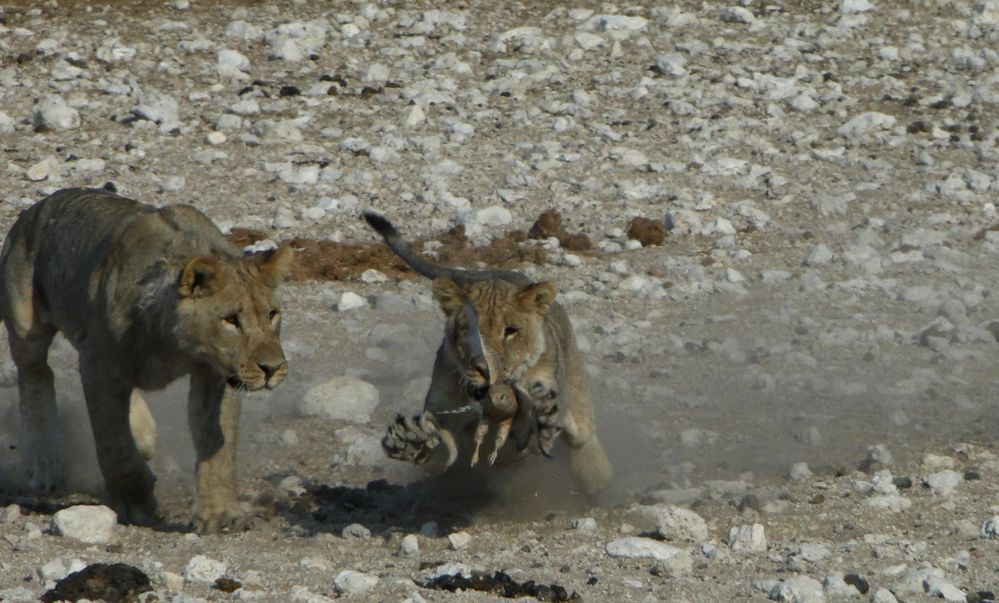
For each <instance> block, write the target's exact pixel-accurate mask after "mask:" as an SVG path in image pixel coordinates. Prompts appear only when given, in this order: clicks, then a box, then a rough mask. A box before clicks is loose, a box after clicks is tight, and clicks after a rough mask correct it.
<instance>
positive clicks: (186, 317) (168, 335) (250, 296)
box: [0, 189, 292, 532]
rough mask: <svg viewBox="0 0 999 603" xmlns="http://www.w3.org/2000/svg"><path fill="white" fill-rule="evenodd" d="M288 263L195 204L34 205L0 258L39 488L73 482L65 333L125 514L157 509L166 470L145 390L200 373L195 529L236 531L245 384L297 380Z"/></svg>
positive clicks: (94, 195) (0, 295)
mask: <svg viewBox="0 0 999 603" xmlns="http://www.w3.org/2000/svg"><path fill="white" fill-rule="evenodd" d="M291 260H292V251H291V249H290V248H289V247H287V246H285V247H281V248H279V249H277V250H272V251H269V252H266V253H261V254H256V255H252V256H248V257H243V254H242V253H241V251H240V250H239V249H238V248H236V247H234V246H233V245H232V244H230V243H229V242H228V241H227V240H226V239H225V237H224V236H223V235H222V233H221V232H220V231H219V230H218V228H216V227H215V225H214V224H213V223H212V222H211V220H209V219H208V217H206V216H205V215H204V214H203V213H201V212H200V211H198V210H197V209H195V208H193V207H190V206H187V205H174V206H169V207H162V208H159V209H157V208H154V207H151V206H148V205H143V204H141V203H138V202H136V201H133V200H131V199H126V198H124V197H119V196H117V195H113V194H110V193H108V192H105V191H102V190H93V189H66V190H61V191H58V192H56V193H53V194H52V195H51V196H49V197H47V198H45V199H43V200H42V201H39V202H38V203H36V204H35V205H33V206H31V207H29V208H28V209H26V210H24V211H23V212H22V213H21V214H20V216H18V218H17V220H16V222H15V223H14V225H13V227H11V230H10V233H9V234H8V236H7V239H6V240H5V241H4V245H3V251H2V253H0V319H2V321H3V322H4V323H5V324H6V326H7V335H8V338H9V341H10V350H11V355H12V356H13V360H14V364H15V365H16V366H17V372H18V388H19V394H20V414H21V424H22V448H23V452H22V453H23V455H24V458H25V461H26V462H27V465H28V472H29V478H30V480H31V484H32V486H33V487H35V488H38V489H41V490H44V491H54V490H57V489H59V488H60V487H61V486H62V482H63V458H62V437H61V433H60V427H59V421H58V416H57V410H56V398H55V389H54V385H53V373H52V369H51V368H50V367H49V365H48V361H47V356H48V348H49V345H50V344H51V343H52V339H53V337H54V336H55V334H56V333H57V332H62V334H63V335H64V336H65V337H66V339H68V340H69V341H70V342H71V343H72V344H73V346H74V347H75V348H76V350H77V351H78V353H79V370H80V378H81V380H82V382H83V393H84V397H85V399H86V403H87V411H88V413H89V416H90V425H91V428H92V430H93V434H94V440H95V441H96V444H97V459H98V463H99V465H100V469H101V473H102V474H103V476H104V484H105V489H106V491H107V494H108V495H109V497H110V499H111V504H112V505H113V506H114V508H115V510H116V511H117V512H118V514H119V516H120V517H121V518H122V520H123V521H126V522H131V523H148V522H150V521H153V520H154V519H155V517H156V500H155V498H154V496H153V484H154V481H155V478H154V477H153V474H152V472H151V471H150V470H149V468H148V466H147V465H146V462H145V459H144V458H143V456H146V457H148V456H149V455H150V454H151V452H152V451H151V450H150V448H151V447H152V446H153V443H154V442H155V423H154V422H153V420H152V416H151V415H150V414H149V411H148V409H147V408H146V406H145V403H144V402H143V401H142V398H141V397H140V396H139V395H138V393H137V392H136V391H135V390H136V389H160V388H163V387H165V386H166V385H167V384H169V383H171V382H172V381H174V380H176V379H177V378H179V377H181V376H184V375H190V377H191V389H190V393H189V394H188V402H187V412H188V422H189V425H190V429H191V434H192V436H193V440H194V445H195V448H196V453H197V485H196V495H195V501H194V504H195V509H194V525H195V528H196V529H197V530H198V531H200V532H215V531H219V530H221V529H223V528H227V527H230V526H233V525H235V524H236V523H237V522H238V521H239V519H240V517H241V513H240V507H239V503H238V500H237V497H236V429H237V424H238V421H239V413H240V399H239V397H238V393H239V392H240V391H243V390H246V391H252V390H260V389H264V388H267V389H271V388H274V387H276V386H277V385H278V384H279V383H281V382H282V381H283V380H284V379H285V376H286V375H287V373H288V365H287V363H286V362H285V357H284V352H283V351H282V348H281V343H280V338H279V333H280V327H281V313H280V310H279V308H278V302H277V299H276V298H275V294H274V288H275V286H276V285H277V283H278V282H279V281H280V280H281V278H282V275H283V274H284V273H285V272H286V270H287V269H288V268H289V265H290V263H291ZM130 408H131V412H130ZM130 424H131V427H130Z"/></svg>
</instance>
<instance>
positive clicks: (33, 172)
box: [24, 155, 62, 182]
mask: <svg viewBox="0 0 999 603" xmlns="http://www.w3.org/2000/svg"><path fill="white" fill-rule="evenodd" d="M24 175H25V176H27V177H28V180H32V181H34V182H38V181H39V180H51V181H54V182H55V181H58V180H60V178H61V176H62V165H61V164H60V163H59V160H58V159H56V158H55V157H53V156H51V155H49V156H48V157H46V158H45V159H42V160H41V161H39V162H38V163H36V164H34V165H32V166H31V167H29V168H28V169H27V170H25V172H24Z"/></svg>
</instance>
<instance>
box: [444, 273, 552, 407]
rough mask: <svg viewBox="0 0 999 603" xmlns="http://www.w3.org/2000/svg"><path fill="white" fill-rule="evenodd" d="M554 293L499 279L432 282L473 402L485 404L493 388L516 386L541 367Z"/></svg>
mask: <svg viewBox="0 0 999 603" xmlns="http://www.w3.org/2000/svg"><path fill="white" fill-rule="evenodd" d="M556 293H557V292H556V289H555V285H553V284H552V283H550V282H547V281H545V282H540V283H531V284H528V285H523V286H518V285H514V284H512V283H509V282H507V281H504V280H500V279H488V280H482V281H473V282H470V283H459V282H456V281H455V280H453V279H450V278H447V277H441V278H438V279H436V280H435V281H434V298H436V300H437V303H438V304H440V307H441V309H442V310H443V311H444V314H445V316H446V318H447V337H448V339H449V340H450V342H451V343H452V345H453V346H454V349H455V351H456V354H457V356H458V360H459V362H460V363H461V366H462V368H463V369H464V377H465V380H466V383H467V386H468V391H469V394H471V396H472V397H473V398H476V399H482V398H483V397H484V396H485V395H486V394H487V393H488V392H489V386H490V385H492V384H494V383H513V382H514V381H516V380H518V379H520V378H521V377H523V376H524V373H526V372H527V370H528V369H530V368H531V367H533V366H534V365H535V364H537V362H538V359H539V358H540V357H541V354H542V353H543V352H544V350H545V332H544V320H545V315H546V314H547V313H548V310H549V309H550V308H551V305H552V303H553V302H554V301H555V296H556Z"/></svg>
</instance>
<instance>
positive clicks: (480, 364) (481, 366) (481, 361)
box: [472, 356, 489, 383]
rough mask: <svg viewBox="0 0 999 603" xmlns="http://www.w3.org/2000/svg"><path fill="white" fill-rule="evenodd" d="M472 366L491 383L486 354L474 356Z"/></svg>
mask: <svg viewBox="0 0 999 603" xmlns="http://www.w3.org/2000/svg"><path fill="white" fill-rule="evenodd" d="M472 368H473V369H475V372H477V373H478V374H479V375H481V376H482V378H483V379H485V381H486V383H489V364H487V363H486V357H485V356H478V357H476V358H472Z"/></svg>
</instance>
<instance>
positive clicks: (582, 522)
mask: <svg viewBox="0 0 999 603" xmlns="http://www.w3.org/2000/svg"><path fill="white" fill-rule="evenodd" d="M572 527H573V529H575V530H576V531H577V532H593V531H596V529H597V520H596V519H593V518H592V517H579V518H577V519H575V520H573V522H572Z"/></svg>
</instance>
